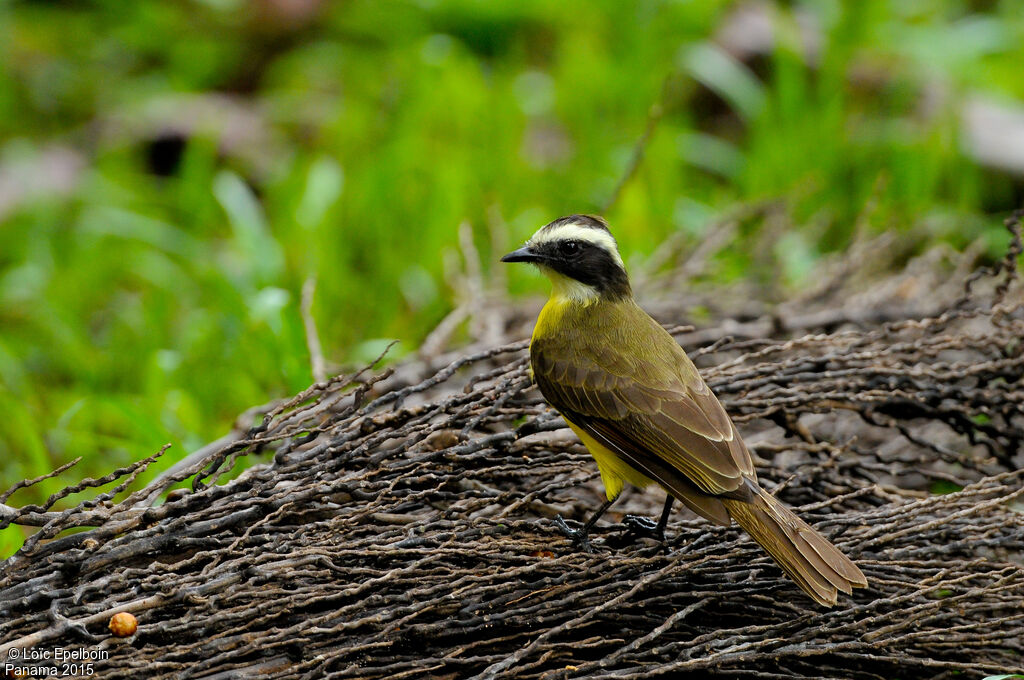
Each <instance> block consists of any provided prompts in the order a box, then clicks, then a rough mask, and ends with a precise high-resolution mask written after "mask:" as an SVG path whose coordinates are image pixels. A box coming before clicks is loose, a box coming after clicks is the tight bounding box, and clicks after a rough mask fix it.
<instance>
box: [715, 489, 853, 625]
mask: <svg viewBox="0 0 1024 680" xmlns="http://www.w3.org/2000/svg"><path fill="white" fill-rule="evenodd" d="M748 483H749V484H750V486H751V487H756V495H755V497H754V499H753V500H752V501H739V500H731V499H730V500H726V499H723V502H724V503H725V507H726V508H727V509H728V511H729V514H730V515H731V516H732V518H733V519H735V520H736V523H737V524H739V525H740V526H741V527H743V528H744V529H746V531H747V533H749V534H750V535H751V537H753V539H754V540H755V541H757V542H758V543H759V544H760V545H761V547H762V548H764V549H765V550H767V551H768V554H769V555H771V556H772V557H773V558H775V561H776V562H778V563H779V566H780V567H782V569H783V570H784V571H785V572H786V573H787V574H789V575H790V577H792V579H793V580H794V581H796V583H797V585H799V586H800V588H801V589H802V590H803V591H804V592H805V593H807V594H808V595H810V596H811V597H812V598H814V601H815V602H817V603H819V604H822V605H825V606H826V607H831V606H832V605H834V604H835V603H836V598H837V597H838V591H840V590H841V591H843V592H844V593H846V594H847V595H849V594H850V593H851V592H852V590H853V588H863V587H864V586H866V585H867V584H868V580H867V579H866V578H864V574H863V573H861V570H860V569H858V568H857V565H856V564H854V563H853V562H851V561H850V558H848V557H847V556H846V555H844V554H843V553H841V552H839V549H838V548H836V547H835V546H834V545H832V544H831V543H829V542H828V540H826V539H825V537H824V536H822V535H821V534H819V533H818V532H817V531H815V530H814V529H812V528H811V527H810V526H809V525H808V524H807V523H806V522H804V521H803V520H802V519H800V518H799V517H797V516H796V515H795V514H793V511H792V510H790V509H789V508H787V507H786V506H785V505H783V504H782V503H781V502H780V501H778V500H776V499H775V497H773V496H771V495H769V494H768V492H767V491H765V490H764V489H762V488H761V487H760V486H758V485H757V484H756V483H754V482H748Z"/></svg>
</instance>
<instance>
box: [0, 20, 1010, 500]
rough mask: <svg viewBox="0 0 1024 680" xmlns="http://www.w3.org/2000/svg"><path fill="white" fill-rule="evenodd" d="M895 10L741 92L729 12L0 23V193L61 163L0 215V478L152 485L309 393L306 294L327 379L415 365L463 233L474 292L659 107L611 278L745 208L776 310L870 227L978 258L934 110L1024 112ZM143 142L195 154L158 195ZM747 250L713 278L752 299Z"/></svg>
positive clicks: (850, 26)
mask: <svg viewBox="0 0 1024 680" xmlns="http://www.w3.org/2000/svg"><path fill="white" fill-rule="evenodd" d="M911 4H912V5H913V10H906V9H903V6H904V5H903V3H896V2H883V1H881V0H869V1H867V2H863V3H840V2H823V3H812V6H814V7H817V8H818V10H819V16H820V24H821V26H822V30H823V45H824V49H823V52H822V53H821V55H820V59H819V63H818V65H817V66H815V67H808V66H807V65H806V64H805V63H804V60H803V59H802V58H801V57H800V54H801V50H800V48H799V46H798V44H797V41H796V39H795V38H794V37H793V36H795V35H796V34H797V31H796V29H795V25H796V24H795V19H794V18H793V16H792V15H789V14H785V15H783V16H781V17H780V19H779V22H778V25H779V29H780V34H781V39H780V41H779V43H778V45H777V48H776V49H775V51H774V52H773V53H772V54H771V55H769V56H768V57H766V58H765V59H762V60H760V61H759V62H758V63H756V64H755V65H754V69H755V70H751V69H750V68H748V67H747V66H744V65H742V64H738V63H736V62H733V61H730V59H729V58H728V57H726V56H725V55H724V54H723V53H722V52H721V51H720V50H718V49H717V48H715V47H714V46H713V45H712V43H711V42H709V38H710V37H711V36H712V35H713V33H714V30H715V27H716V26H717V25H719V23H720V22H721V20H722V18H723V17H724V16H725V14H726V12H727V10H728V7H729V3H723V2H708V3H703V2H640V3H622V2H616V1H613V0H606V1H605V2H598V3H589V2H588V3H584V2H566V3H553V2H521V1H513V0H497V1H493V2H484V1H482V0H450V1H445V0H432V1H429V2H428V1H426V0H424V1H423V2H397V1H390V2H389V1H384V2H381V1H379V0H353V1H351V2H346V3H333V4H332V3H328V4H326V5H324V8H323V11H322V13H321V14H320V15H319V16H318V17H316V18H314V19H313V20H311V21H310V22H308V23H307V24H305V25H299V26H297V27H296V28H295V29H293V30H291V29H281V28H275V27H274V25H273V24H274V22H272V21H270V20H261V19H260V18H259V17H258V16H256V15H255V14H254V13H253V12H251V11H249V10H247V8H248V7H249V5H248V3H241V2H237V1H235V0H216V1H214V0H206V2H185V3H162V2H138V3H127V4H125V3H121V2H113V1H109V0H108V1H105V2H101V1H97V2H79V3H68V4H66V5H53V4H50V3H31V2H6V3H3V2H0V140H3V141H0V167H7V168H11V167H21V166H18V165H17V164H19V163H22V164H23V163H32V162H33V161H34V160H35V159H38V158H40V157H41V154H43V152H44V151H45V150H46V149H50V148H53V146H54V145H60V146H62V147H69V148H72V149H76V150H77V151H78V152H79V153H80V154H81V157H82V159H83V163H84V165H83V167H82V170H81V172H80V174H79V176H78V180H77V182H76V183H75V185H74V187H73V188H72V189H71V190H70V191H69V192H68V193H66V194H53V193H43V194H39V195H37V196H36V197H35V198H32V197H31V196H26V197H25V198H23V199H19V200H18V201H17V204H16V207H14V208H12V209H11V210H10V211H8V212H7V213H5V214H3V216H2V217H0V413H3V414H4V426H3V427H0V461H2V462H0V479H2V480H3V481H4V482H7V483H12V482H14V481H16V480H18V479H21V478H23V477H28V476H35V475H38V474H42V473H44V472H46V471H48V470H51V469H53V468H54V467H56V466H57V465H59V464H61V463H63V462H65V461H67V460H70V459H72V458H74V457H76V456H82V457H83V458H84V461H83V463H82V464H81V465H80V467H79V468H78V469H77V470H76V472H75V473H74V475H86V474H89V475H94V476H99V475H102V474H104V473H105V472H107V471H109V470H110V469H112V468H113V467H115V466H118V465H123V464H125V463H127V462H128V461H130V460H135V459H137V458H140V457H143V456H145V455H149V454H151V453H152V452H154V451H156V450H157V449H158V448H159V447H160V446H161V445H162V444H163V443H164V442H167V441H170V442H172V443H173V445H174V446H173V448H172V450H171V453H169V454H168V456H167V457H166V458H165V460H164V461H162V463H161V464H162V465H167V464H169V462H170V460H171V458H172V457H173V456H175V455H177V456H180V455H183V454H184V453H186V452H188V451H190V450H192V449H194V448H195V447H197V446H199V445H201V444H203V443H205V442H207V441H210V440H212V439H214V438H216V437H217V436H219V435H220V434H222V433H223V432H224V431H225V430H226V429H227V428H228V427H229V426H230V423H231V421H232V419H233V417H234V416H236V415H237V414H238V413H240V412H241V411H243V410H244V409H246V408H247V407H249V406H252V405H254V404H259V403H263V402H266V401H267V400H269V399H271V398H273V397H278V396H283V395H287V394H290V393H293V392H295V391H297V390H299V389H301V388H302V387H304V386H306V385H307V384H308V383H309V382H310V380H311V376H310V368H309V361H308V357H307V350H306V344H305V337H304V333H303V328H302V323H301V319H300V315H299V296H300V290H301V287H302V284H303V282H304V281H305V280H306V279H307V278H308V277H310V276H316V278H317V281H318V288H317V294H316V299H315V304H314V309H313V313H314V316H315V318H316V320H317V323H318V325H319V329H320V334H321V337H322V341H323V344H324V350H325V354H326V355H327V357H328V358H329V359H330V360H332V361H334V362H336V363H345V362H348V361H353V360H360V359H365V358H368V357H369V356H370V355H372V354H373V353H374V352H375V350H376V348H377V347H379V345H380V343H379V341H378V340H379V339H381V338H400V339H401V340H402V341H403V344H402V345H401V349H400V350H399V353H401V352H409V351H411V350H412V349H413V348H414V347H415V346H416V345H417V343H418V342H419V341H420V340H421V339H422V338H423V337H424V335H425V334H426V333H427V332H428V331H429V330H430V329H431V328H432V327H433V326H434V324H436V323H437V322H438V321H439V320H440V319H441V318H442V317H443V316H444V314H445V313H446V311H448V310H449V309H450V306H451V299H452V294H451V291H449V290H448V289H447V287H446V285H445V283H444V279H443V262H444V259H445V255H444V254H445V252H446V251H450V250H452V249H454V248H455V247H456V242H457V238H456V231H457V226H458V224H459V223H460V222H462V221H463V220H468V221H469V222H470V224H472V225H473V227H474V230H475V231H476V233H477V235H478V243H479V246H480V248H481V250H482V255H483V257H484V258H485V260H486V264H487V266H492V265H493V262H494V260H495V258H496V256H498V255H500V253H497V252H492V251H491V249H490V247H489V243H488V241H487V238H486V234H487V233H488V226H487V225H488V221H489V220H494V219H497V218H500V220H501V221H502V223H503V224H504V225H506V226H505V228H506V229H507V231H508V234H509V242H512V243H514V242H516V241H518V240H520V239H522V238H525V237H526V236H527V235H529V234H530V233H531V232H532V231H533V230H534V229H536V228H537V227H538V226H540V225H541V224H543V223H544V222H546V221H548V220H550V219H552V218H554V217H557V216H559V215H562V214H566V213H570V212H581V211H596V210H599V209H600V207H601V206H602V204H603V203H604V202H605V201H606V200H607V199H608V197H609V196H610V195H611V193H612V191H613V188H614V187H615V185H616V183H617V181H618V179H619V177H620V176H621V175H622V173H623V171H624V170H625V168H626V167H627V166H628V164H629V161H630V157H631V154H632V150H633V146H634V144H635V142H636V140H637V139H638V138H639V136H640V135H641V133H642V132H643V129H644V127H645V125H646V120H647V115H648V111H649V109H650V107H651V105H652V104H653V103H655V102H658V101H661V102H662V104H663V105H664V116H663V117H662V119H661V120H660V122H659V125H658V127H657V129H656V132H655V134H654V135H653V137H652V138H651V140H650V143H649V145H648V147H647V149H646V155H645V160H644V162H643V164H642V165H641V166H640V168H639V171H638V172H637V174H636V176H635V177H634V178H633V180H632V181H631V182H630V184H629V185H628V186H627V187H626V189H625V191H624V192H623V194H622V195H621V197H620V200H619V201H618V202H617V203H616V205H615V206H614V208H613V209H612V211H611V212H610V213H609V214H608V217H609V219H610V220H611V222H612V225H613V227H614V228H615V230H616V234H617V235H618V236H619V238H620V241H621V243H622V246H623V248H624V250H626V251H627V252H628V253H631V254H632V253H645V252H648V251H650V250H651V249H652V248H653V247H654V246H655V245H656V244H657V243H659V242H660V241H661V240H662V239H663V238H665V237H666V236H667V235H668V234H670V233H672V232H674V231H677V230H680V229H682V230H685V231H686V232H687V233H690V234H692V235H693V237H694V239H696V238H699V235H700V233H701V232H702V230H703V229H704V228H705V227H706V225H707V224H708V220H709V219H710V218H711V217H713V216H714V215H717V214H720V213H722V212H724V211H726V210H728V209H729V208H730V207H732V206H735V205H736V204H737V203H740V202H746V201H753V200H759V199H763V198H769V197H783V198H785V199H786V200H787V205H788V210H789V211H790V215H791V218H792V221H793V222H794V223H795V224H799V225H805V226H803V227H800V228H798V229H795V230H794V231H793V232H791V233H790V234H787V235H786V236H785V241H784V242H783V245H782V246H781V247H780V248H779V250H778V252H777V256H778V257H779V258H780V259H781V261H782V262H783V266H784V270H785V276H786V279H787V282H788V283H789V284H791V285H795V284H799V282H800V280H801V276H802V275H803V274H804V273H806V271H807V270H808V269H809V266H810V265H811V264H813V262H814V260H815V259H816V258H817V257H819V256H820V254H822V253H824V252H828V251H832V250H836V249H841V248H843V247H844V245H845V244H846V243H848V242H849V239H850V238H851V234H852V230H853V226H854V224H855V223H856V221H857V218H858V216H859V215H861V213H862V212H863V211H864V209H865V208H864V207H865V205H866V204H867V203H868V202H869V201H872V202H873V203H874V206H875V207H874V209H873V210H872V211H871V212H870V214H869V215H868V219H867V221H868V227H869V228H870V229H874V230H883V229H904V228H907V229H909V228H915V229H917V230H918V231H919V233H920V234H922V236H923V238H924V241H923V242H922V247H924V246H925V245H926V244H927V242H928V241H929V240H933V239H943V240H947V241H949V242H951V243H953V244H954V245H958V246H962V245H964V244H965V243H967V242H970V241H971V240H973V239H975V238H977V237H979V236H982V235H984V234H986V233H991V234H997V233H999V229H1000V226H999V220H998V219H997V218H995V217H993V215H994V214H999V213H1001V212H1003V211H1006V210H1009V209H1010V208H1012V207H1014V206H1013V205H1012V201H1013V197H1014V195H1015V192H1016V191H1018V190H1019V185H1015V184H1014V182H1013V180H1012V179H1010V178H1007V177H1005V176H1002V175H999V174H998V173H993V172H991V171H987V170H982V169H980V168H978V167H975V166H974V165H972V164H971V163H970V162H969V161H968V160H967V159H965V158H964V156H963V155H962V154H961V151H960V142H959V139H958V134H959V133H958V128H957V117H956V108H955V107H956V105H957V103H958V102H959V101H961V100H962V96H963V95H965V94H967V93H970V92H973V91H976V90H977V91H982V92H987V93H990V94H992V95H994V96H1000V97H1017V98H1024V81H1022V80H1021V79H1020V78H1019V77H1018V73H1019V64H1020V63H1021V61H1022V60H1024V39H1022V38H1024V20H1022V18H1021V15H1020V13H1019V12H1018V11H1017V10H1016V8H1015V5H1014V3H1011V2H1003V3H999V2H996V3H983V5H984V6H985V7H987V8H988V9H986V10H984V11H978V12H977V13H972V10H971V9H970V8H971V7H972V6H973V5H977V4H978V3H974V4H973V5H972V4H971V3H966V2H953V1H952V0H950V1H945V2H939V1H933V2H925V3H911ZM278 23H279V22H278ZM936 82H941V83H943V88H944V90H943V91H945V92H947V93H948V96H947V97H945V98H944V99H942V100H941V101H939V102H938V104H936V105H935V106H934V107H932V108H930V109H929V108H928V107H925V106H923V105H922V101H923V98H924V97H925V96H926V94H927V93H926V89H927V88H928V87H931V86H933V85H934V84H935V83H936ZM203 93H206V94H210V93H220V94H221V95H223V96H224V97H226V98H227V99H226V101H228V102H230V104H231V107H232V110H234V108H235V107H238V108H239V109H240V110H241V111H242V112H243V114H238V113H236V114H235V115H236V118H234V119H233V121H232V123H231V124H230V125H227V126H225V127H223V128H222V129H217V126H215V125H207V124H204V123H202V122H201V121H200V122H199V123H196V125H195V126H194V129H193V123H195V121H196V120H198V119H199V117H198V116H196V114H194V113H191V112H190V111H189V109H188V108H187V107H186V106H185V105H183V104H182V103H181V102H182V101H184V100H185V99H187V98H188V97H192V96H194V95H199V94H203ZM218 101H220V100H218ZM168 102H169V103H168ZM161 107H163V108H164V109H165V110H169V111H170V115H165V116H164V120H165V125H164V126H163V127H162V128H160V127H157V126H156V125H155V124H154V123H152V122H151V121H153V120H154V119H155V114H154V113H153V111H155V110H158V109H160V108H161ZM168 126H169V127H170V128H174V127H179V128H183V129H189V130H191V132H190V133H189V134H188V135H186V136H185V137H184V138H183V142H184V144H183V146H182V148H181V154H180V157H178V156H177V155H176V154H174V153H171V154H169V155H168V156H167V157H164V158H163V160H164V161H165V162H167V163H169V165H170V167H169V168H164V170H166V171H167V172H166V173H165V174H164V175H160V174H157V173H154V172H153V165H152V161H151V155H152V153H153V151H154V149H159V148H161V147H160V146H159V145H156V146H154V144H153V142H154V141H155V140H156V139H158V138H159V137H160V134H162V133H167V132H170V129H169V127H168ZM239 140H241V141H239ZM174 143H175V142H174V140H171V142H170V148H173V147H174ZM496 216H497V218H496ZM753 228H756V226H755V227H750V229H753ZM750 229H748V230H747V231H746V232H745V233H743V234H742V236H743V241H742V242H740V243H738V244H737V246H736V247H735V248H734V249H732V251H731V252H730V255H729V256H728V259H727V261H725V262H723V263H722V270H721V272H720V276H722V277H726V278H727V277H735V276H741V275H761V276H765V275H769V274H768V273H766V272H764V271H761V272H758V271H757V268H758V267H765V266H766V265H765V262H764V260H763V259H759V258H758V257H755V256H754V255H755V253H752V252H751V248H749V247H747V248H745V247H744V243H747V242H754V241H755V239H754V238H753V237H754V236H755V234H753V233H751V232H750ZM992 242H993V245H994V246H995V247H998V246H997V244H998V241H997V240H996V239H995V237H993V241H992ZM508 275H509V278H510V286H511V289H512V291H513V292H514V293H517V294H519V293H523V292H526V291H531V290H537V286H538V285H539V284H538V283H537V282H536V281H534V280H533V279H532V278H530V277H528V275H527V274H526V273H525V272H522V273H521V272H519V271H518V270H516V271H510V272H509V273H508ZM2 486H5V484H0V487H2ZM60 486H61V482H60V481H58V480H47V481H46V482H44V483H41V484H39V485H38V486H37V487H35V488H34V489H32V490H29V491H24V492H21V493H19V495H18V496H15V501H16V502H17V503H19V504H20V503H25V502H38V501H39V500H41V499H43V498H45V497H46V495H47V494H49V493H51V492H53V491H54V490H56V489H57V488H59V487H60Z"/></svg>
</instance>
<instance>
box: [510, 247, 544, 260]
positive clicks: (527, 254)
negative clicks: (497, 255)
mask: <svg viewBox="0 0 1024 680" xmlns="http://www.w3.org/2000/svg"><path fill="white" fill-rule="evenodd" d="M542 259H544V258H543V257H542V256H541V255H540V254H539V253H538V252H537V251H535V250H531V249H530V246H529V244H527V245H525V246H523V247H522V248H520V249H519V250H513V251H512V252H511V253H509V254H508V255H506V256H504V257H503V258H501V261H502V262H540V261H541V260H542Z"/></svg>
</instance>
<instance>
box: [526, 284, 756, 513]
mask: <svg viewBox="0 0 1024 680" xmlns="http://www.w3.org/2000/svg"><path fill="white" fill-rule="evenodd" d="M630 307H631V308H632V309H628V308H626V309H621V310H616V314H617V315H618V318H611V319H605V320H604V321H605V323H606V325H607V327H606V328H604V329H602V332H601V333H595V332H594V330H595V329H594V328H592V327H588V326H587V320H586V319H580V320H579V322H578V323H575V324H568V325H566V324H564V323H563V325H562V329H561V332H560V333H558V334H557V335H554V336H550V337H545V336H541V337H535V338H534V340H533V342H532V343H531V346H530V355H531V360H532V361H531V363H532V365H533V371H534V377H535V378H536V381H537V385H538V387H540V390H541V393H542V394H543V395H544V397H545V398H546V399H547V400H548V402H550V403H551V405H552V406H554V407H555V408H556V409H558V410H559V411H560V412H562V413H563V414H564V415H565V416H566V417H567V418H569V419H570V420H572V422H573V423H575V424H576V425H578V426H579V427H581V428H583V429H584V430H585V431H586V432H587V433H588V434H590V435H591V436H593V437H594V438H595V439H597V440H598V441H599V442H601V443H602V444H604V445H605V446H607V447H608V448H609V449H611V450H612V451H615V452H616V453H619V454H620V455H621V456H622V457H623V458H624V459H626V460H627V461H628V462H630V464H632V465H633V466H634V467H637V468H638V469H640V470H641V471H642V472H644V473H645V474H647V475H648V476H650V477H652V478H653V479H655V480H657V481H659V482H661V483H662V485H663V486H666V488H670V489H671V488H672V483H671V482H672V481H673V480H672V479H671V478H672V477H678V473H682V474H683V476H685V478H686V479H687V480H688V481H689V483H690V484H692V485H693V486H695V487H696V488H697V489H699V490H700V491H701V492H703V493H705V494H709V495H714V496H725V497H732V498H740V499H746V498H747V497H748V496H749V490H748V488H747V486H746V485H744V484H743V479H744V477H753V475H754V468H753V463H752V461H751V458H750V453H749V451H747V449H746V447H745V446H744V444H743V442H742V440H741V439H740V437H739V435H738V434H737V432H736V428H735V426H734V425H733V424H732V421H731V420H730V419H729V416H728V415H727V414H726V413H725V410H724V409H723V408H722V405H721V404H720V403H719V401H718V399H717V398H716V397H715V395H714V394H712V392H711V390H710V389H709V388H708V386H707V385H706V384H705V383H704V381H703V380H702V379H701V377H700V375H699V374H698V373H697V369H696V367H695V366H694V365H693V362H691V361H690V359H689V358H688V357H687V356H686V354H685V353H684V352H683V350H682V349H681V348H680V347H679V345H678V344H677V343H676V342H675V340H673V339H672V336H670V335H669V334H668V333H667V332H665V330H664V329H662V328H661V326H659V325H658V324H657V323H656V322H654V320H653V319H651V318H650V317H649V316H648V315H647V314H646V313H645V312H643V310H641V309H640V308H639V307H636V306H635V305H632V304H630ZM633 310H635V312H634V311H633ZM637 312H639V314H637ZM609 322H610V323H609ZM609 330H610V331H611V332H609ZM597 337H601V338H603V339H604V342H603V343H599V342H597V340H596V338H597ZM570 348H571V349H570Z"/></svg>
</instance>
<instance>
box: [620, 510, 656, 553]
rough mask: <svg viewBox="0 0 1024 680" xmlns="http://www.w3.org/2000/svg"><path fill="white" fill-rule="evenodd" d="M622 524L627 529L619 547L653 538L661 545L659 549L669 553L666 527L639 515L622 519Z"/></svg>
mask: <svg viewBox="0 0 1024 680" xmlns="http://www.w3.org/2000/svg"><path fill="white" fill-rule="evenodd" d="M622 524H623V525H624V526H625V527H626V531H625V532H623V534H622V535H621V538H620V539H619V547H622V546H625V545H628V544H630V543H635V542H636V541H637V539H640V538H653V539H654V540H655V541H657V542H658V543H659V544H660V545H659V548H660V549H661V550H663V551H664V552H668V542H667V541H666V540H665V525H664V524H661V523H659V522H655V521H654V520H652V519H651V518H649V517H641V516H639V515H626V516H625V517H623V518H622Z"/></svg>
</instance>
